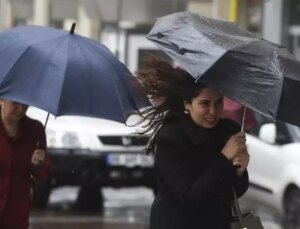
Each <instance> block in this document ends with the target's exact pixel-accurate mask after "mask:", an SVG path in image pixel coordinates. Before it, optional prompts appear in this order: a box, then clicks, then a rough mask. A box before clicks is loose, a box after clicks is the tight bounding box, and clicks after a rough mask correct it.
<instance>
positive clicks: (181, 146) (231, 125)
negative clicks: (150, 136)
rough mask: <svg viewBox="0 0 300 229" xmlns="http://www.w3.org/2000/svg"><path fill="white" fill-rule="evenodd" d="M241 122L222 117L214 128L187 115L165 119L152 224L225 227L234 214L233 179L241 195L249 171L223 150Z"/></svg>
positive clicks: (181, 228) (155, 227) (180, 228)
mask: <svg viewBox="0 0 300 229" xmlns="http://www.w3.org/2000/svg"><path fill="white" fill-rule="evenodd" d="M239 131H240V128H239V126H238V125H237V124H236V123H235V122H233V121H231V120H228V119H222V120H220V122H219V123H218V124H217V125H216V127H214V128H212V129H205V128H201V127H199V126H198V125H196V124H195V123H194V122H192V121H191V120H190V119H189V118H182V119H179V120H173V121H169V122H168V123H166V124H165V125H164V126H163V127H162V128H161V129H160V130H159V132H158V133H157V135H156V137H155V140H156V154H155V172H156V176H157V181H158V188H159V192H158V194H157V196H156V198H155V200H154V203H153V204H152V208H151V216H150V229H225V228H227V226H228V222H229V220H230V217H231V201H232V199H233V197H232V196H233V195H232V184H234V186H235V189H236V192H237V195H238V196H241V195H242V194H244V193H245V192H246V190H247V188H248V173H247V172H245V173H244V174H243V176H242V177H238V176H237V175H236V169H235V168H234V167H233V166H232V163H231V162H230V161H229V160H228V159H227V158H226V157H225V156H224V155H223V154H221V150H222V148H223V146H224V145H225V142H226V141H227V140H228V139H229V137H230V136H231V135H233V134H235V133H237V132H239Z"/></svg>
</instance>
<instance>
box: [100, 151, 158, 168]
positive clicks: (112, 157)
mask: <svg viewBox="0 0 300 229" xmlns="http://www.w3.org/2000/svg"><path fill="white" fill-rule="evenodd" d="M106 162H107V164H108V165H110V166H125V167H134V166H141V167H152V166H153V157H152V156H147V155H141V154H119V153H113V154H109V155H107V158H106Z"/></svg>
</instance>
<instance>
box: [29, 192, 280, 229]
mask: <svg viewBox="0 0 300 229" xmlns="http://www.w3.org/2000/svg"><path fill="white" fill-rule="evenodd" d="M77 191H78V190H77V189H76V188H75V189H74V188H62V189H57V190H54V192H53V193H52V194H51V197H50V206H49V209H48V210H47V211H44V212H33V213H32V216H31V219H30V221H31V228H30V229H69V228H70V229H71V228H72V229H85V228H86V229H96V228H97V229H148V222H149V210H150V205H151V203H152V201H153V198H154V197H153V194H152V191H151V190H149V189H147V188H143V187H141V188H127V189H110V188H106V189H104V190H103V195H104V198H105V203H104V206H105V208H104V212H103V215H100V214H90V215H87V214H83V213H79V212H76V211H74V210H72V205H73V204H74V201H75V199H76V197H77ZM244 204H246V203H244ZM256 210H257V209H256ZM257 213H258V214H259V216H260V217H261V219H262V220H263V225H264V227H265V229H283V228H282V227H281V226H280V225H279V224H278V223H276V217H275V216H273V215H271V214H269V213H268V211H266V210H265V209H263V208H258V211H257Z"/></svg>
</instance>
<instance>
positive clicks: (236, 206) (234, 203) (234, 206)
mask: <svg viewBox="0 0 300 229" xmlns="http://www.w3.org/2000/svg"><path fill="white" fill-rule="evenodd" d="M232 193H233V201H232V204H231V207H232V209H233V212H234V213H236V214H237V216H238V220H239V223H240V225H241V226H242V221H243V216H242V211H241V208H240V205H239V202H238V198H237V195H236V191H235V188H234V186H233V185H232Z"/></svg>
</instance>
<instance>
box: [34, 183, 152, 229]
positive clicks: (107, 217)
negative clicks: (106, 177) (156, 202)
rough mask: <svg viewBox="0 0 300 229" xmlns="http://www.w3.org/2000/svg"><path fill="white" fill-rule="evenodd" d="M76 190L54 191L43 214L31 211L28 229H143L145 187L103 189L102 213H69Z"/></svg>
mask: <svg viewBox="0 0 300 229" xmlns="http://www.w3.org/2000/svg"><path fill="white" fill-rule="evenodd" d="M77 191H78V190H77V189H74V188H62V189H59V190H55V191H54V192H53V194H52V195H51V197H50V206H49V209H48V210H47V211H43V212H37V211H34V212H33V213H32V215H31V218H30V222H31V229H69V228H72V229H77V228H78V229H79V228H80V229H85V228H88V229H94V228H97V229H147V228H148V221H149V210H150V205H151V203H152V201H153V198H154V197H153V194H152V191H151V190H149V189H146V188H134V189H110V188H106V189H104V190H103V195H104V198H105V203H104V206H105V208H104V212H103V215H100V214H83V213H80V212H76V211H74V210H73V204H74V201H75V199H76V197H77Z"/></svg>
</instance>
